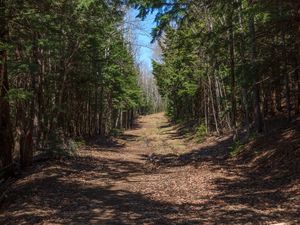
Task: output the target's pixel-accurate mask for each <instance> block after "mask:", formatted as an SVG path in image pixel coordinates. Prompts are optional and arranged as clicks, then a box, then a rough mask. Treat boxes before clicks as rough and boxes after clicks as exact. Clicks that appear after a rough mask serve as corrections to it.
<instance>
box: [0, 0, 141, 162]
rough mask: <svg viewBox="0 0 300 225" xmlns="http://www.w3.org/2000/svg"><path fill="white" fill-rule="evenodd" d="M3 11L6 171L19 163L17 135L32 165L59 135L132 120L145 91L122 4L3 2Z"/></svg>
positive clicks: (0, 139)
mask: <svg viewBox="0 0 300 225" xmlns="http://www.w3.org/2000/svg"><path fill="white" fill-rule="evenodd" d="M0 8H1V13H0V14H1V17H0V20H1V21H0V24H1V29H0V32H1V33H0V60H1V61H0V63H1V64H0V66H1V67H0V72H1V73H0V74H1V77H0V78H1V79H0V81H1V86H0V93H1V97H0V106H1V107H0V115H1V117H0V127H1V128H0V129H1V130H0V159H1V162H0V167H1V168H6V167H8V166H9V165H10V164H11V163H12V154H13V139H12V135H13V136H14V139H15V152H16V153H18V152H20V160H21V164H22V166H28V165H30V164H31V163H32V157H33V154H34V151H35V150H38V149H47V148H51V147H53V145H55V146H54V147H57V146H56V144H55V143H57V142H56V140H60V141H61V142H62V145H64V144H66V143H65V140H67V139H69V138H78V137H86V136H94V135H100V136H110V135H112V134H113V133H114V132H113V131H114V130H115V129H123V128H129V127H130V126H131V125H132V123H133V118H134V116H135V112H136V111H137V109H138V108H139V106H140V88H139V86H138V72H137V70H136V68H135V65H134V60H133V57H132V55H131V53H130V51H129V47H128V44H127V43H126V42H127V41H125V39H124V35H123V31H122V30H121V27H122V26H121V25H122V22H123V17H124V13H125V11H124V7H123V6H122V5H121V2H118V1H106V0H71V1H64V0H58V1H57V0H47V1H36V0H29V1H23V0H18V1H11V0H1V2H0ZM8 87H9V88H8ZM8 103H10V106H9V104H8Z"/></svg>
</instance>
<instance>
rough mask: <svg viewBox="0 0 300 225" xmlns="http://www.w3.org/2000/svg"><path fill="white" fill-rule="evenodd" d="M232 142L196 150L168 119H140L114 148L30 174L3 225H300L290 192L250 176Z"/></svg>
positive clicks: (5, 211) (4, 212) (15, 192)
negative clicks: (232, 155)
mask: <svg viewBox="0 0 300 225" xmlns="http://www.w3.org/2000/svg"><path fill="white" fill-rule="evenodd" d="M229 144H230V141H229V140H227V139H226V138H224V139H213V140H208V141H206V142H205V143H203V144H201V145H199V144H195V143H193V142H192V141H188V140H187V139H186V138H185V137H182V136H180V135H178V134H177V132H176V129H175V128H174V127H172V126H170V125H169V124H168V123H167V120H166V118H165V117H164V116H163V114H156V115H151V116H146V117H142V118H141V119H140V120H139V123H138V126H137V127H136V128H135V129H133V130H130V131H127V132H126V133H125V134H124V135H123V136H122V137H121V138H120V139H119V140H118V143H117V144H115V145H112V146H106V147H105V146H99V145H96V144H95V145H91V146H89V147H86V148H85V149H82V150H81V151H80V152H79V153H78V156H77V157H76V158H74V159H71V160H64V161H55V162H53V161H52V162H47V163H43V164H40V165H38V166H36V167H35V168H33V169H32V170H30V171H28V172H26V174H24V175H23V176H22V178H21V179H19V180H17V181H16V182H15V183H14V184H13V185H12V187H11V191H10V193H9V195H8V196H7V199H6V200H5V202H4V204H3V206H2V207H1V213H0V224H7V225H9V224H116V225H122V224H137V225H140V224H153V225H156V224H300V209H299V207H300V206H299V204H298V203H299V199H298V197H297V196H294V195H293V193H294V192H293V191H294V190H293V189H292V187H291V186H288V185H287V186H284V189H283V188H282V186H279V185H278V184H277V183H272V182H270V181H269V180H264V179H262V178H259V177H253V176H250V175H248V174H247V173H246V171H247V168H246V167H245V166H242V165H238V164H236V163H235V162H234V161H232V160H230V159H228V158H227V149H228V145H229Z"/></svg>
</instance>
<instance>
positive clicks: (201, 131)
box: [195, 124, 207, 143]
mask: <svg viewBox="0 0 300 225" xmlns="http://www.w3.org/2000/svg"><path fill="white" fill-rule="evenodd" d="M206 134H207V129H206V126H205V125H204V124H201V125H200V126H199V127H198V128H197V131H196V135H195V137H196V140H197V142H198V143H201V142H203V141H204V139H205V136H206Z"/></svg>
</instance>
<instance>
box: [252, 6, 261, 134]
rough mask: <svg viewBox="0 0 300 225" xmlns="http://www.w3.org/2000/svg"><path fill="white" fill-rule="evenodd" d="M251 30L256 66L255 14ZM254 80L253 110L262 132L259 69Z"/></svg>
mask: <svg viewBox="0 0 300 225" xmlns="http://www.w3.org/2000/svg"><path fill="white" fill-rule="evenodd" d="M253 4H254V1H253V0H249V5H250V7H251V6H252V5H253ZM249 32H250V37H251V61H252V66H253V68H255V67H256V60H257V49H256V31H255V22H254V16H253V15H251V16H250V18H249ZM253 72H254V73H255V74H254V77H255V78H254V80H253V109H254V110H253V111H254V122H255V127H256V130H257V132H262V130H263V119H262V113H261V108H260V85H259V76H258V74H256V73H257V71H253Z"/></svg>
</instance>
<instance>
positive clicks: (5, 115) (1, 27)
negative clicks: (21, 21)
mask: <svg viewBox="0 0 300 225" xmlns="http://www.w3.org/2000/svg"><path fill="white" fill-rule="evenodd" d="M5 3H6V1H5V0H0V43H4V44H5V43H6V41H7V36H8V30H7V29H8V28H7V20H6V17H5V7H6V4H5ZM8 90H9V86H8V74H7V52H6V50H5V49H3V48H1V49H0V160H1V166H2V169H5V174H6V175H7V176H10V175H11V174H12V172H13V165H12V151H13V142H14V141H13V136H12V130H11V123H10V107H9V102H8V99H7V97H8V96H7V94H8Z"/></svg>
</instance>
